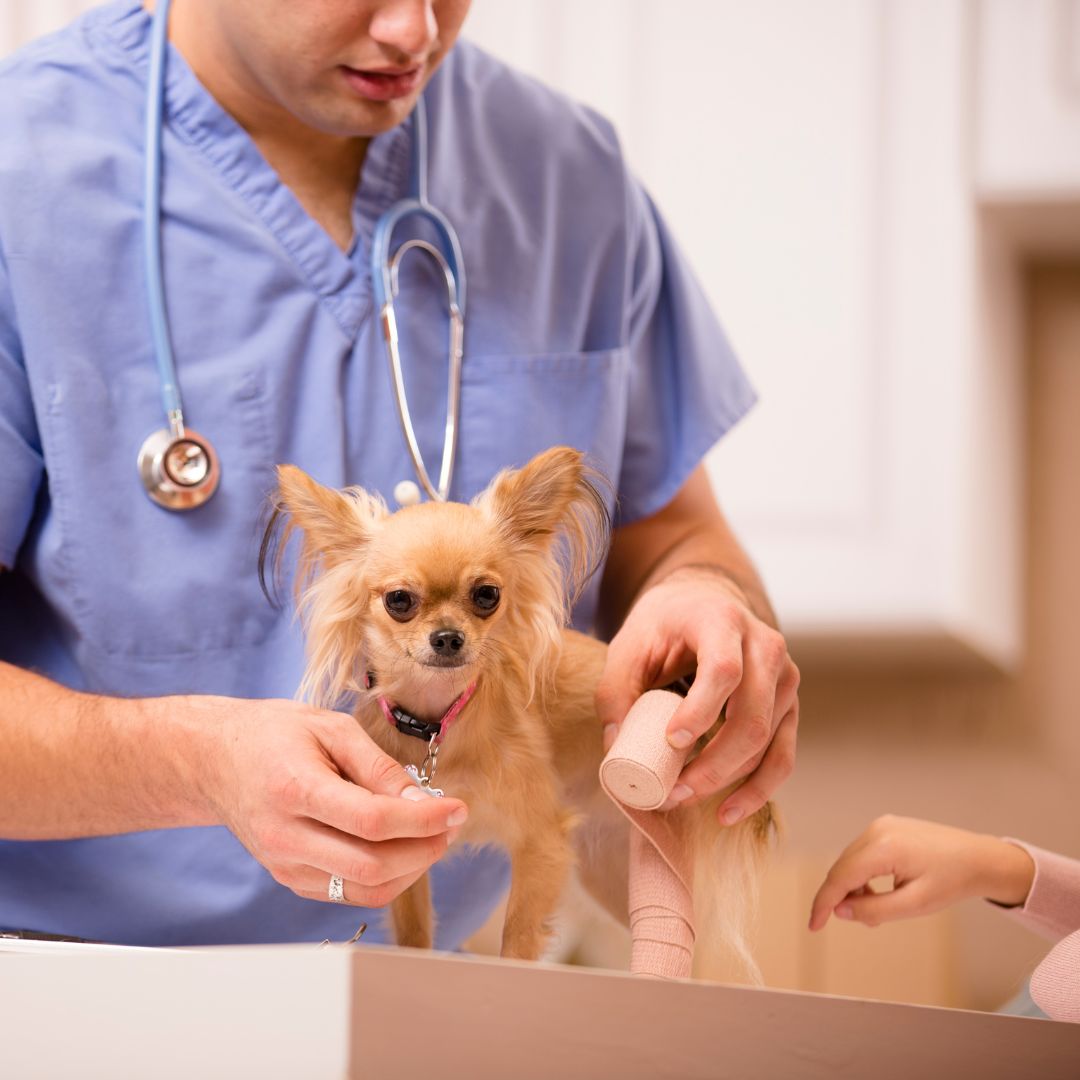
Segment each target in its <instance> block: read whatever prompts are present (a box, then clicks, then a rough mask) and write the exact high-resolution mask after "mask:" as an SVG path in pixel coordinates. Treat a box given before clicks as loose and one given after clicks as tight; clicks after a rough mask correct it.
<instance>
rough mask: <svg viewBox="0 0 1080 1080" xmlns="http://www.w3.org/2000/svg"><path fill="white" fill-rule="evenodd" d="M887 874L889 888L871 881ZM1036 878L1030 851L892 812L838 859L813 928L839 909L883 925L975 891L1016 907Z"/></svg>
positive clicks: (814, 911)
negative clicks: (873, 884) (880, 888)
mask: <svg viewBox="0 0 1080 1080" xmlns="http://www.w3.org/2000/svg"><path fill="white" fill-rule="evenodd" d="M889 876H891V877H892V879H893V883H892V888H891V889H885V890H883V891H882V892H877V891H875V890H874V889H873V888H872V887H871V885H870V882H871V880H872V879H873V878H879V877H889ZM1034 878H1035V864H1034V862H1033V861H1032V859H1031V856H1030V855H1028V853H1027V852H1026V851H1024V849H1023V848H1022V847H1019V846H1018V845H1016V844H1010V843H1008V841H1005V840H999V839H998V838H997V837H994V836H985V835H982V834H980V833H972V832H966V831H965V830H963V829H954V828H952V827H951V826H949V825H938V824H936V823H934V822H932V821H918V820H916V819H914V818H903V817H894V816H893V815H891V814H888V815H886V816H885V817H880V818H878V819H877V820H876V821H874V822H873V823H872V824H871V825H870V826H869V828H867V829H866V831H865V832H863V833H862V835H861V836H859V837H858V838H857V839H856V840H855V841H853V842H852V843H851V844H850V845H848V847H847V848H846V849H845V850H844V852H843V854H841V856H840V858H839V859H837V860H836V862H835V863H834V864H833V867H832V869H831V870H830V871H829V873H828V876H827V877H826V878H825V881H824V883H823V884H822V886H821V888H820V889H818V891H817V895H816V896H815V897H814V903H813V906H812V908H811V911H810V929H811V930H820V929H821V928H822V927H823V926H824V925H825V924H826V923H827V922H828V921H829V916H830V915H834V914H835V915H836V916H837V918H840V919H854V920H856V921H857V922H861V923H865V925H867V926H877V925H878V924H879V923H883V922H889V921H891V920H892V919H907V918H911V917H913V916H916V915H929V914H931V913H932V912H934V911H940V910H941V909H942V908H945V907H948V906H949V905H950V904H955V903H957V902H959V901H960V900H967V899H969V898H971V897H974V896H982V897H985V898H986V899H987V900H993V901H995V902H996V903H999V904H1004V905H1006V906H1008V907H1015V906H1017V905H1019V904H1022V903H1024V901H1025V900H1026V899H1027V896H1028V893H1029V892H1030V891H1031V885H1032V882H1033V880H1034Z"/></svg>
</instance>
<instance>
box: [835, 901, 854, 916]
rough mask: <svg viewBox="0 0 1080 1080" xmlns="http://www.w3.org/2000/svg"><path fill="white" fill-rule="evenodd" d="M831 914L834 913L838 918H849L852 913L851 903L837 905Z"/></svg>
mask: <svg viewBox="0 0 1080 1080" xmlns="http://www.w3.org/2000/svg"><path fill="white" fill-rule="evenodd" d="M833 914H834V915H835V916H836V917H837V918H838V919H850V918H851V915H852V912H851V905H850V904H841V905H840V906H839V907H838V908H837V909H836V910H835V911H834V912H833Z"/></svg>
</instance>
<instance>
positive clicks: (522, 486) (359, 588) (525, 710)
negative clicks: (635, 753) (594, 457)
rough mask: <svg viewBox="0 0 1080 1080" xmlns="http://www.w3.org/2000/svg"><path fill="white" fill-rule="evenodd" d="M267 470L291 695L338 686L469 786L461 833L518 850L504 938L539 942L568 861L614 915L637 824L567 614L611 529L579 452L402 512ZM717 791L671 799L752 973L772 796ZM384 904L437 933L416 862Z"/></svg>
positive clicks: (417, 757) (700, 899) (407, 751)
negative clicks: (281, 558)
mask: <svg viewBox="0 0 1080 1080" xmlns="http://www.w3.org/2000/svg"><path fill="white" fill-rule="evenodd" d="M278 480H279V490H278V497H277V502H276V508H275V509H276V513H275V519H276V523H277V525H280V526H281V529H282V531H281V532H280V534H279V536H278V539H279V551H283V550H284V547H285V543H286V541H287V540H288V537H289V535H290V534H292V533H294V532H296V533H299V534H300V536H301V540H300V545H299V552H298V563H297V570H296V575H297V577H296V589H297V598H298V609H299V612H300V615H301V618H302V620H303V624H304V628H305V636H306V643H307V653H308V660H307V666H306V671H305V674H304V679H303V682H302V685H301V687H300V695H301V696H302V697H304V698H306V699H308V700H310V701H312V702H313V703H315V704H318V705H322V706H325V707H329V708H339V707H342V705H343V703H345V702H347V703H348V707H349V708H350V709H351V710H352V711H353V712H354V714H355V716H356V718H357V720H358V721H359V722H360V724H361V725H363V727H364V729H365V731H366V732H367V733H368V735H370V736H371V738H372V739H373V740H374V741H375V742H376V743H377V744H378V745H379V746H380V747H381V748H382V749H383V750H384V751H386V752H387V753H388V754H390V755H391V756H392V757H394V758H395V759H396V760H398V761H399V762H401V763H402V764H403V765H406V766H410V765H411V766H413V770H412V771H413V772H414V775H415V776H416V779H417V782H418V783H420V784H421V785H425V786H429V787H438V788H445V789H446V790H448V791H450V792H452V793H453V795H454V796H455V797H456V798H460V799H462V800H464V801H465V802H466V803H467V804H468V806H469V819H468V822H467V823H466V824H465V826H464V827H463V829H462V833H461V836H460V838H459V839H460V842H461V843H463V844H470V845H486V844H495V845H498V846H500V847H501V848H503V849H505V850H506V851H507V852H508V853H509V856H510V861H511V888H510V895H509V899H508V906H507V911H506V919H505V923H504V927H503V936H502V955H503V956H508V957H518V958H524V959H535V958H537V957H539V956H540V955H541V953H542V951H543V949H544V946H545V942H546V938H547V934H548V932H549V930H548V923H549V920H550V919H551V916H552V915H553V914H554V912H555V910H556V908H557V906H558V903H559V900H560V897H561V896H562V893H563V890H564V888H565V887H566V885H567V882H568V878H569V875H570V873H571V871H572V868H573V867H574V866H575V864H576V865H577V868H578V873H579V876H580V879H581V881H582V883H583V884H584V886H585V887H586V889H587V890H588V891H589V892H590V893H591V894H592V895H593V896H594V898H596V899H597V900H598V901H599V902H600V903H601V904H602V905H603V906H604V907H606V908H607V909H608V910H609V911H611V912H612V914H614V915H615V916H616V917H617V918H619V919H620V920H622V921H623V922H625V921H626V919H627V884H626V866H627V852H628V848H629V839H628V825H627V822H626V819H625V818H624V817H623V815H622V814H621V813H619V811H618V810H617V809H616V808H615V807H614V806H613V805H612V804H611V802H610V800H609V799H608V798H607V797H606V796H605V795H604V793H603V792H602V790H601V788H600V785H599V783H598V770H599V766H600V762H601V760H602V758H603V754H604V749H603V740H602V733H601V726H600V724H599V722H598V720H597V716H596V709H595V705H594V693H595V690H596V685H597V682H598V680H599V678H600V673H601V670H602V669H603V666H604V659H605V652H606V646H605V645H604V644H603V643H601V642H599V641H597V640H595V639H593V638H590V637H588V636H586V635H584V634H580V633H577V632H575V631H573V630H570V629H567V623H568V618H569V613H570V610H571V607H572V605H573V603H574V601H575V599H576V597H577V596H578V594H579V592H580V590H581V589H582V588H583V586H584V584H585V582H586V581H587V579H588V577H589V575H590V573H591V572H592V571H593V570H594V569H595V567H596V566H597V565H598V564H599V563H600V562H601V561H602V559H603V556H604V554H605V552H606V546H607V541H608V538H609V531H610V530H609V519H608V513H607V509H606V504H605V502H604V499H603V497H602V496H601V494H600V493H599V491H598V487H597V481H598V480H599V478H598V477H597V476H596V475H595V474H593V473H592V472H591V471H590V470H589V469H588V468H587V467H586V465H585V463H584V460H583V457H582V455H581V454H580V453H579V452H578V451H576V450H572V449H569V448H567V447H556V448H554V449H552V450H548V451H547V452H545V453H543V454H541V455H539V456H538V457H536V458H534V459H533V460H532V461H530V462H529V463H528V464H527V465H526V466H525V467H524V468H521V469H508V470H505V471H503V472H501V473H499V474H498V475H497V476H496V477H495V479H494V480H493V481H492V482H491V484H490V485H489V487H488V488H487V489H486V490H485V491H484V492H482V493H481V494H480V495H479V496H477V498H476V499H474V500H473V501H472V502H471V503H469V504H463V503H452V502H445V503H444V502H426V503H422V504H420V505H416V506H410V507H406V508H404V509H401V510H398V511H397V512H396V513H391V512H389V511H388V510H387V507H386V505H385V504H384V503H383V501H382V500H381V499H380V498H378V497H376V496H374V495H371V494H369V493H368V492H366V491H364V490H362V489H360V488H349V489H347V490H345V491H335V490H332V489H329V488H326V487H323V486H321V485H320V484H318V483H316V482H315V481H314V480H313V479H311V478H310V477H309V476H307V475H306V474H305V473H304V472H302V471H301V470H300V469H298V468H296V467H294V466H289V465H284V466H281V467H280V468H279V469H278ZM273 528H274V525H273V524H272V529H273ZM436 767H437V776H433V775H432V774H433V771H434V769H435V768H436ZM725 794H726V792H723V793H720V794H719V795H717V796H716V797H715V798H714V799H711V800H706V801H704V802H703V803H701V804H699V805H698V806H696V807H691V808H678V807H677V808H675V809H673V810H670V811H668V813H669V814H671V815H673V816H677V817H682V818H683V819H684V820H683V821H682V822H680V825H681V826H682V827H683V828H686V829H688V830H689V831H690V833H691V834H692V835H693V837H694V840H695V843H694V850H695V853H696V867H695V888H694V893H695V906H696V908H697V911H698V918H699V922H700V923H701V929H702V931H703V933H699V938H698V943H699V949H700V948H701V947H702V946H705V948H706V949H707V950H708V951H710V952H711V953H712V954H713V955H714V956H715V955H717V954H718V952H719V953H723V952H726V953H727V954H728V955H730V956H734V957H736V958H737V959H738V960H739V961H740V967H741V969H742V971H743V973H744V974H748V975H750V977H751V978H752V977H753V971H754V968H753V962H752V960H751V959H750V957H749V955H748V952H747V949H746V944H745V940H746V938H745V927H744V925H743V918H744V917H745V916H746V914H747V913H748V908H749V907H750V906H751V905H752V902H753V901H752V896H753V892H754V885H755V884H756V878H757V865H758V861H759V855H760V853H761V851H762V850H763V848H764V847H765V846H766V844H767V837H768V834H769V823H770V820H771V817H770V813H771V811H770V808H766V809H765V810H763V811H759V813H758V814H757V815H754V816H752V817H751V818H750V819H749V820H748V821H747V822H745V823H742V824H740V825H738V826H736V827H734V828H732V829H725V828H721V827H720V826H719V825H718V824H717V821H716V807H717V806H718V805H719V801H720V800H721V798H722V797H723V795H725ZM455 850H457V849H456V848H451V854H452V853H453V852H454V851H455ZM391 914H392V920H393V928H394V932H395V935H396V939H397V942H398V943H399V944H401V945H412V946H420V947H430V946H431V943H432V939H433V918H434V915H433V911H432V905H431V894H430V886H429V883H428V879H427V875H426V874H425V875H424V876H423V877H422V878H420V879H419V880H418V881H417V882H416V883H415V884H413V885H412V886H410V887H409V888H408V889H407V890H406V891H405V892H404V893H402V894H401V895H400V896H399V897H398V898H397V899H396V900H394V901H393V903H392V905H391Z"/></svg>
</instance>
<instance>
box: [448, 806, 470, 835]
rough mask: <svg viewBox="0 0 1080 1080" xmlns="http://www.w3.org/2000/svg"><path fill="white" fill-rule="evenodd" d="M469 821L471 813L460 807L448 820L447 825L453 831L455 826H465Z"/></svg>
mask: <svg viewBox="0 0 1080 1080" xmlns="http://www.w3.org/2000/svg"><path fill="white" fill-rule="evenodd" d="M468 820H469V811H468V810H466V809H465V807H464V806H459V807H458V808H457V809H456V810H455V811H454V812H453V813H452V814H451V815H450V816H449V817H448V818H447V819H446V824H447V825H449V826H450V828H451V829H452V828H453V827H454V826H455V825H464V824H465V822H466V821H468Z"/></svg>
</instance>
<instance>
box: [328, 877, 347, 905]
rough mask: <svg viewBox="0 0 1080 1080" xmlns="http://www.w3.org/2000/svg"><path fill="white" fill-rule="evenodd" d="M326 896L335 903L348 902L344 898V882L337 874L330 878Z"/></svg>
mask: <svg viewBox="0 0 1080 1080" xmlns="http://www.w3.org/2000/svg"><path fill="white" fill-rule="evenodd" d="M327 896H329V897H330V899H331V900H333V902H334V903H335V904H347V903H348V901H347V900H346V899H345V882H344V881H343V880H342V879H341V878H339V877H338V876H337V874H335V875H334V876H333V877H331V878H330V888H329V890H328V891H327Z"/></svg>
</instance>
